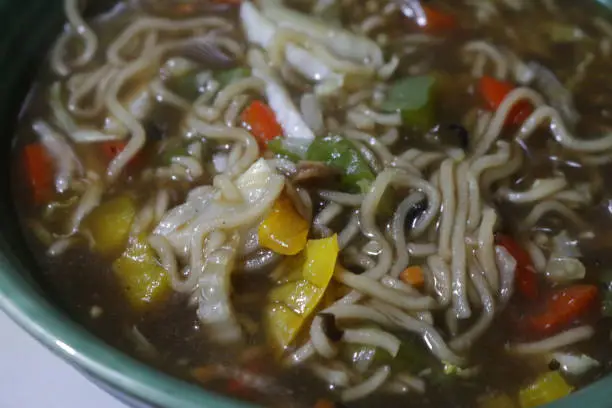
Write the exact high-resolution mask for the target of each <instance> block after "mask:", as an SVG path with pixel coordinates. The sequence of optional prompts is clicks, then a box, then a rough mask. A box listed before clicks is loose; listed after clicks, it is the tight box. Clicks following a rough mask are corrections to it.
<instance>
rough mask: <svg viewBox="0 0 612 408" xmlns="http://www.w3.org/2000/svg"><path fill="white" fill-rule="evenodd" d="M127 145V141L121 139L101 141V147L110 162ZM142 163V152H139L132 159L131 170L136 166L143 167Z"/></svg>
mask: <svg viewBox="0 0 612 408" xmlns="http://www.w3.org/2000/svg"><path fill="white" fill-rule="evenodd" d="M126 146H127V142H123V141H121V140H117V141H109V142H102V143H100V149H101V150H102V154H103V155H104V158H105V159H106V161H107V162H109V163H110V161H111V160H113V159H114V158H115V156H117V155H118V154H119V153H121V152H122V151H123V150H124V149H125V147H126ZM141 153H142V152H141ZM142 164H143V162H142V154H140V153H139V154H137V155H136V156H134V157H133V158H132V160H130V162H129V163H128V166H129V168H130V169H131V170H134V169H135V168H138V167H141V165H142Z"/></svg>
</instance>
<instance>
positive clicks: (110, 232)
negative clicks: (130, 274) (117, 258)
mask: <svg viewBox="0 0 612 408" xmlns="http://www.w3.org/2000/svg"><path fill="white" fill-rule="evenodd" d="M135 216H136V204H135V203H134V200H133V199H132V198H131V197H129V196H119V197H115V198H113V199H111V200H109V201H107V202H105V203H102V204H100V205H99V206H98V207H96V208H95V209H94V210H93V211H92V212H91V213H89V215H88V216H87V217H86V218H85V220H84V221H83V228H84V230H85V231H87V232H89V233H90V234H91V237H92V238H93V242H94V249H95V250H96V251H97V252H99V253H100V254H101V255H104V256H112V255H117V254H118V253H121V251H122V250H123V249H124V248H125V244H126V243H127V240H128V238H129V235H130V228H131V227H132V222H133V221H134V217H135Z"/></svg>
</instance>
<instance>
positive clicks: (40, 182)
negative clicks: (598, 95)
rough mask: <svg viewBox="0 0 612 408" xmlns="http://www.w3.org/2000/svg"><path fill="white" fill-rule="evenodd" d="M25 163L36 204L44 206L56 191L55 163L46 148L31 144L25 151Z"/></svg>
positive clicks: (38, 144)
mask: <svg viewBox="0 0 612 408" xmlns="http://www.w3.org/2000/svg"><path fill="white" fill-rule="evenodd" d="M23 163H24V165H25V171H26V175H27V178H28V181H29V184H30V189H31V191H32V197H33V199H34V203H35V204H44V203H46V202H48V201H49V200H50V199H51V196H52V195H53V191H54V180H53V162H52V161H51V158H50V157H49V155H48V154H47V151H46V150H45V147H44V146H43V145H42V144H40V143H30V144H29V145H27V146H26V147H25V148H24V150H23Z"/></svg>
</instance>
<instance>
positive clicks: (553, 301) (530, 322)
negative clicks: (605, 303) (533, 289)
mask: <svg viewBox="0 0 612 408" xmlns="http://www.w3.org/2000/svg"><path fill="white" fill-rule="evenodd" d="M598 295H599V290H598V289H597V286H594V285H584V284H579V285H573V286H569V287H566V288H563V289H559V290H556V291H554V292H553V293H552V294H551V295H550V296H549V297H548V298H547V299H546V302H545V303H544V308H543V310H542V311H541V312H540V313H537V314H535V315H532V316H528V317H527V320H526V323H527V325H526V326H527V327H526V329H527V330H530V331H532V332H536V333H538V334H542V335H550V334H554V333H555V332H558V331H559V330H562V329H564V328H565V327H567V326H569V325H570V324H572V323H573V322H574V321H575V320H577V319H579V318H581V317H584V316H585V315H586V314H588V313H589V312H591V311H594V310H596V307H597V304H598Z"/></svg>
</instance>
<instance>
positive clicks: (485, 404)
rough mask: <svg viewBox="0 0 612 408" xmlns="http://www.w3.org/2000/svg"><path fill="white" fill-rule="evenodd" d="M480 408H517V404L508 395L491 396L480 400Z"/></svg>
mask: <svg viewBox="0 0 612 408" xmlns="http://www.w3.org/2000/svg"><path fill="white" fill-rule="evenodd" d="M478 407H479V408H516V404H515V403H514V401H512V398H510V397H509V396H508V395H506V394H502V393H496V394H490V395H487V396H485V397H482V398H479V399H478Z"/></svg>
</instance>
